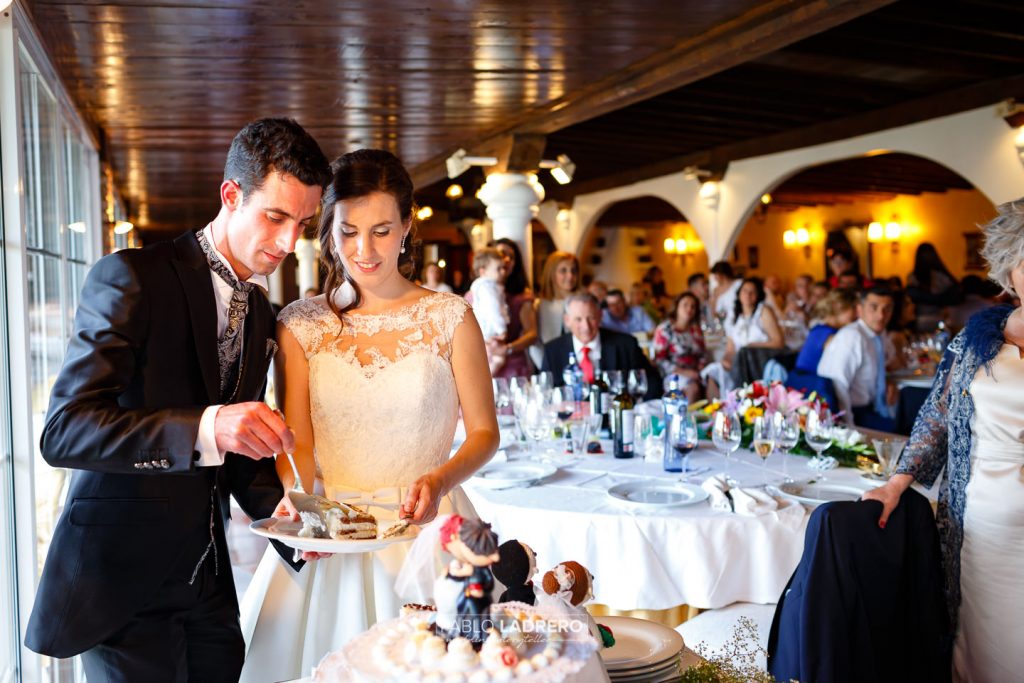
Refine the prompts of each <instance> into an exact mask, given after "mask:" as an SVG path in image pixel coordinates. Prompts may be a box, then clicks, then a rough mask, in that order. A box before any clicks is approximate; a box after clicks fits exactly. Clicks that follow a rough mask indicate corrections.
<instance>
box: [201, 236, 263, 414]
mask: <svg viewBox="0 0 1024 683" xmlns="http://www.w3.org/2000/svg"><path fill="white" fill-rule="evenodd" d="M196 237H198V238H199V246H200V247H202V249H203V253H204V254H206V261H207V263H209V264H210V270H212V271H213V272H215V273H216V274H217V275H219V276H220V279H222V280H224V282H226V283H228V284H229V285H230V286H231V290H232V291H231V303H230V305H229V306H228V325H227V327H226V328H225V329H224V334H222V335H221V336H220V338H219V339H218V340H217V356H218V357H219V358H220V391H221V394H223V393H224V391H225V390H226V389H227V384H228V381H229V379H230V378H231V374H232V371H233V370H234V367H235V363H237V362H238V357H239V356H240V355H241V354H242V328H243V326H244V324H245V314H246V313H248V312H249V292H251V291H252V288H253V287H254V285H253V284H251V283H249V282H242V281H241V280H239V279H238V278H237V277H235V274H234V273H232V272H231V269H230V268H228V267H227V265H225V264H224V262H223V261H221V260H220V258H218V257H217V255H216V254H215V253H214V252H213V248H212V247H211V246H210V243H209V242H208V241H207V239H206V234H205V233H204V231H202V230H200V231H199V232H198V233H196Z"/></svg>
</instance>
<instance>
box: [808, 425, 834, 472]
mask: <svg viewBox="0 0 1024 683" xmlns="http://www.w3.org/2000/svg"><path fill="white" fill-rule="evenodd" d="M804 438H805V439H806V440H807V445H808V446H810V447H811V448H813V449H814V452H815V453H816V454H817V456H816V457H818V458H820V457H821V454H822V453H823V452H825V451H826V450H827V449H828V447H829V446H831V445H832V415H831V413H829V411H828V409H827V408H824V409H822V410H821V411H817V410H812V411H811V412H809V413H808V414H807V429H806V430H805V431H804ZM821 473H822V476H821V480H822V481H825V478H826V477H825V470H821Z"/></svg>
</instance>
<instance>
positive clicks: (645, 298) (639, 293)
mask: <svg viewBox="0 0 1024 683" xmlns="http://www.w3.org/2000/svg"><path fill="white" fill-rule="evenodd" d="M663 301H664V306H665V310H666V311H667V310H668V307H669V306H671V305H672V301H671V300H666V299H656V298H655V297H653V296H651V286H650V285H649V284H647V283H646V282H634V283H633V284H632V285H630V287H629V305H630V306H639V307H640V308H642V309H643V310H644V312H645V313H647V316H648V317H649V318H650V319H651V320H652V321H654V322H657V321H659V320H661V319H662V318H664V317H665V313H664V312H663V311H662V310H661V306H662V302H663Z"/></svg>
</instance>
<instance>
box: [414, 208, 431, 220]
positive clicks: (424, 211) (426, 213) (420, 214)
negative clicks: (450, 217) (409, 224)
mask: <svg viewBox="0 0 1024 683" xmlns="http://www.w3.org/2000/svg"><path fill="white" fill-rule="evenodd" d="M433 215H434V210H433V209H432V208H430V207H429V206H424V207H423V208H421V209H420V210H419V211H417V212H416V219H417V220H421V221H425V220H427V219H428V218H430V217H431V216H433Z"/></svg>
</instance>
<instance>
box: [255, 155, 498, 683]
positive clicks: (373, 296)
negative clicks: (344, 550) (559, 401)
mask: <svg viewBox="0 0 1024 683" xmlns="http://www.w3.org/2000/svg"><path fill="white" fill-rule="evenodd" d="M333 170H334V178H333V180H332V182H331V185H330V186H329V187H328V189H327V191H326V192H325V194H324V198H323V206H322V208H323V211H322V216H321V219H320V228H319V239H320V245H321V254H322V260H323V262H324V266H325V268H326V271H327V278H326V281H325V287H324V292H325V294H323V295H320V296H317V297H314V298H312V299H305V300H300V301H296V302H294V303H292V304H291V305H289V306H288V307H286V308H285V309H284V310H283V311H282V312H281V315H280V317H279V320H278V343H279V344H280V351H279V356H278V359H277V364H278V366H279V371H278V383H277V387H276V388H277V392H278V397H279V402H280V405H282V406H283V408H284V413H285V419H286V421H287V423H288V425H289V426H290V427H291V428H292V430H294V432H295V453H294V457H295V461H296V465H297V467H298V470H299V474H300V476H301V479H302V482H303V483H304V484H305V485H306V487H307V488H310V484H311V483H312V482H313V481H314V477H315V475H316V471H317V468H318V467H319V471H320V473H321V474H322V477H323V484H324V489H325V492H326V494H327V496H328V497H331V498H334V499H336V500H345V499H348V498H353V499H354V498H359V499H363V500H370V499H372V500H373V501H374V504H375V505H379V506H380V509H379V510H375V509H374V508H372V507H371V510H370V511H371V512H373V513H374V514H376V513H377V512H381V514H378V515H377V516H378V517H381V516H385V517H389V518H392V519H393V518H394V517H395V516H396V514H395V513H396V510H398V511H399V512H401V513H402V514H401V516H408V517H411V518H412V520H413V521H414V522H416V523H419V524H423V523H426V522H429V521H430V520H431V519H433V518H434V517H435V516H436V515H437V514H438V512H439V508H440V511H441V512H459V513H460V514H463V515H465V514H467V513H472V507H471V506H470V505H469V502H468V500H467V499H466V498H465V495H464V494H463V493H462V491H461V489H460V488H458V485H459V484H460V483H461V482H463V481H465V480H466V479H467V478H468V477H470V476H471V475H472V474H473V472H475V471H476V470H477V469H478V468H480V467H481V466H482V465H484V464H485V463H486V462H487V461H488V460H489V459H490V458H491V456H492V455H493V454H494V452H495V450H496V449H497V445H498V426H497V421H496V418H495V413H494V400H493V396H492V393H491V382H490V372H489V370H488V366H487V356H486V353H485V350H484V342H483V337H482V336H481V333H480V328H479V326H478V325H477V322H476V319H475V318H474V317H473V314H472V311H471V310H470V309H469V306H468V305H467V304H466V303H465V302H464V301H463V300H462V299H461V298H460V297H457V296H455V295H452V294H445V293H435V292H432V291H430V290H427V289H423V288H421V287H418V286H416V285H415V284H413V283H412V282H410V281H409V280H408V279H406V277H407V275H408V274H410V273H411V270H412V267H413V263H412V256H411V252H412V242H413V240H412V235H411V234H410V233H411V232H412V231H413V222H412V211H413V197H412V193H413V186H412V180H411V179H410V177H409V174H408V172H407V171H406V170H405V168H404V167H403V166H402V164H401V162H400V161H399V160H398V159H397V158H396V157H395V156H394V155H392V154H391V153H389V152H386V151H382V150H360V151H357V152H351V153H349V154H345V155H343V156H342V157H340V158H339V159H337V160H336V161H335V162H334V164H333ZM282 380H283V381H282ZM460 405H461V408H462V417H463V421H464V423H465V427H466V440H465V442H464V443H463V444H462V446H461V447H460V448H459V449H458V452H457V453H456V454H455V455H454V456H453V457H451V458H450V459H449V452H450V449H451V446H452V439H453V436H454V434H455V426H456V422H457V420H458V415H459V408H460ZM277 464H278V468H277V469H278V474H279V475H280V477H281V482H282V484H283V485H284V488H285V490H287V489H289V488H290V487H291V486H292V485H293V482H294V478H295V477H294V475H293V474H292V471H291V467H290V466H289V464H288V461H287V459H286V458H278V463H277ZM403 489H404V491H403ZM286 506H290V503H289V502H288V499H287V497H285V500H284V501H282V506H281V508H279V511H280V512H282V513H284V514H289V513H290V512H293V510H285V507H286ZM407 545H408V544H404V543H396V544H393V545H391V546H389V547H388V548H387V549H385V550H383V551H378V552H376V553H373V554H364V555H358V554H338V555H333V556H329V557H324V558H322V559H319V560H317V561H314V562H308V563H307V564H306V566H305V567H304V568H303V569H302V570H301V571H300V572H298V573H296V572H294V571H293V570H292V569H291V568H290V567H288V566H287V565H286V564H285V563H284V562H283V561H281V560H280V558H279V557H278V556H277V554H276V553H274V552H268V553H267V554H266V555H265V556H264V557H263V560H262V562H261V563H260V566H259V568H258V569H257V571H256V574H255V576H254V577H253V581H252V583H251V584H250V587H249V589H248V590H247V591H246V594H245V598H244V599H243V601H242V606H241V620H242V631H243V634H244V635H245V637H246V638H245V639H246V643H247V654H246V661H245V668H244V669H243V672H242V680H243V681H260V682H265V681H277V680H284V679H292V678H298V677H300V676H304V675H308V673H309V671H310V669H311V668H312V667H314V666H316V664H317V663H318V662H319V661H320V659H321V658H322V657H323V656H324V655H325V654H327V653H328V652H330V651H333V650H337V649H339V648H340V647H341V646H342V645H344V644H345V643H346V642H347V641H348V640H349V639H351V638H352V637H353V636H355V635H357V634H359V633H361V632H363V631H365V630H366V629H367V628H369V627H370V626H372V625H373V624H374V623H375V622H376V621H378V620H382V619H388V618H392V617H396V616H398V610H399V607H400V606H401V604H402V603H403V602H406V601H409V600H413V599H420V600H422V599H424V598H425V597H426V596H425V595H402V596H399V595H397V594H396V592H395V589H394V579H395V576H396V574H397V573H398V571H399V569H400V568H401V565H402V561H403V559H404V557H405V553H406V546H407ZM307 557H309V555H308V554H307Z"/></svg>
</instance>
